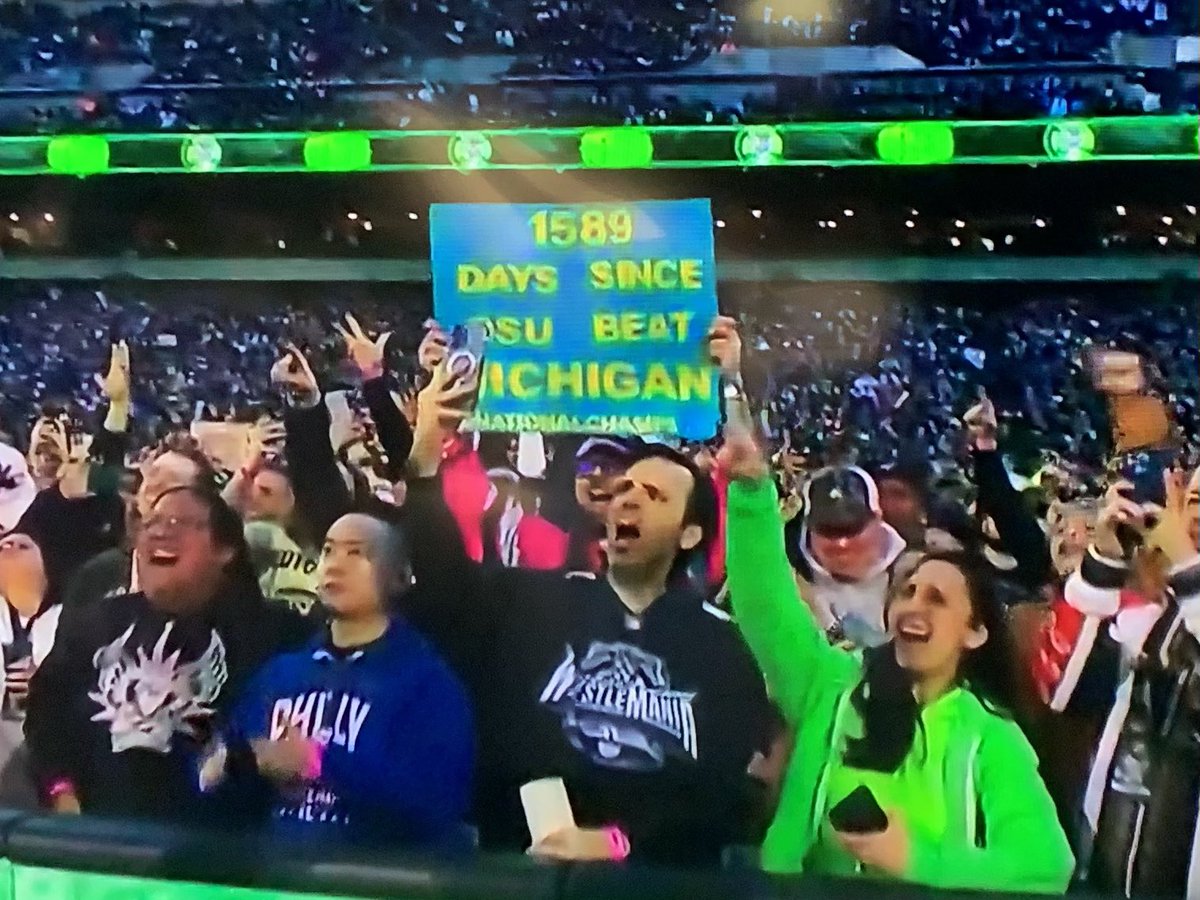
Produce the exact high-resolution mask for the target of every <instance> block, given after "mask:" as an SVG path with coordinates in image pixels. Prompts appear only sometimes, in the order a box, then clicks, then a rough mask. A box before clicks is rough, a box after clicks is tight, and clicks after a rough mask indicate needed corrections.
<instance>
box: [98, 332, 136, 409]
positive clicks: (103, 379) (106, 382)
mask: <svg viewBox="0 0 1200 900" xmlns="http://www.w3.org/2000/svg"><path fill="white" fill-rule="evenodd" d="M96 380H97V382H99V384H100V387H101V389H102V390H103V391H104V396H105V397H107V398H108V400H109V402H110V403H128V402H129V344H128V343H126V342H125V341H117V342H116V343H115V344H113V345H112V351H111V353H110V354H109V360H108V372H107V373H106V374H105V375H103V376H100V375H97V376H96Z"/></svg>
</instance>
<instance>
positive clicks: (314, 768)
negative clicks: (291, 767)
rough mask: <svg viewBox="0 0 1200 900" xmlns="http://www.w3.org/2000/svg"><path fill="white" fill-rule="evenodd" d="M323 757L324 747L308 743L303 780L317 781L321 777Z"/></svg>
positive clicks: (315, 742) (313, 742)
mask: <svg viewBox="0 0 1200 900" xmlns="http://www.w3.org/2000/svg"><path fill="white" fill-rule="evenodd" d="M324 756H325V747H324V746H323V745H322V744H320V743H318V742H317V741H309V742H308V760H307V762H306V763H305V766H304V780H305V781H317V780H319V779H320V777H321V762H322V760H323V759H324Z"/></svg>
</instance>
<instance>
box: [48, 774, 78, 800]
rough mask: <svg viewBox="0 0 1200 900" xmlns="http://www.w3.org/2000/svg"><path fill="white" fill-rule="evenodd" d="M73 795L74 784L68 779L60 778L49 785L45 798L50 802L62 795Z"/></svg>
mask: <svg viewBox="0 0 1200 900" xmlns="http://www.w3.org/2000/svg"><path fill="white" fill-rule="evenodd" d="M73 793H75V783H74V782H73V781H71V779H69V778H60V779H58V781H55V782H53V783H52V784H51V785H50V788H49V789H48V790H47V791H46V796H47V797H49V798H50V799H51V800H57V799H58V798H59V797H61V796H62V795H63V794H73Z"/></svg>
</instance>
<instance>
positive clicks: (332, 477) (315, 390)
mask: <svg viewBox="0 0 1200 900" xmlns="http://www.w3.org/2000/svg"><path fill="white" fill-rule="evenodd" d="M271 380H272V381H273V382H274V383H275V384H277V385H280V386H281V387H283V388H284V390H285V392H286V394H287V407H286V410H285V412H284V426H285V431H286V435H287V436H286V438H285V440H284V445H283V446H284V458H285V459H286V460H287V464H288V470H289V473H290V475H291V482H292V490H293V491H294V493H295V495H296V510H297V512H298V514H299V516H300V518H301V521H302V522H303V524H304V527H305V529H306V530H307V531H308V533H309V535H310V536H311V537H312V539H313V540H315V541H318V542H319V541H320V540H322V539H323V538H324V537H325V532H327V531H328V530H329V527H330V526H331V525H332V524H333V523H334V522H336V521H337V520H338V519H339V518H341V517H342V516H343V515H345V514H346V513H348V512H350V510H351V509H352V508H353V503H354V498H353V496H352V494H351V492H350V488H349V487H347V486H346V482H345V481H344V480H343V479H342V471H341V469H339V468H338V463H337V455H336V454H335V453H334V452H333V445H332V444H330V442H329V408H328V407H327V406H326V405H325V404H324V403H323V402H322V398H321V391H320V388H319V387H318V385H317V379H316V376H315V375H313V371H312V369H311V368H310V367H309V365H308V361H307V360H306V359H305V358H304V355H303V354H302V353H301V352H300V351H299V350H298V349H297V348H296V347H294V346H289V347H288V350H287V354H286V355H285V356H284V357H283V359H281V360H279V362H277V363H276V364H275V366H274V368H273V369H272V370H271Z"/></svg>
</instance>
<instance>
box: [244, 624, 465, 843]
mask: <svg viewBox="0 0 1200 900" xmlns="http://www.w3.org/2000/svg"><path fill="white" fill-rule="evenodd" d="M289 723H290V724H291V725H292V726H294V727H296V728H298V729H299V731H300V733H301V734H302V735H303V736H305V737H308V738H310V739H312V740H316V741H318V742H320V743H321V744H322V745H323V747H324V751H323V756H322V761H321V775H320V778H319V779H318V780H317V781H316V782H315V783H313V784H311V785H309V786H308V787H307V789H305V790H303V791H302V792H301V794H300V795H299V796H296V795H292V796H287V795H286V794H284V793H282V792H278V791H276V792H275V801H274V803H273V805H272V814H271V816H272V825H273V832H274V834H275V835H276V836H277V837H280V838H285V839H299V840H304V841H313V842H319V843H321V844H322V845H325V846H329V845H331V844H334V845H336V844H339V843H340V844H373V845H378V844H392V845H407V846H425V847H428V846H443V847H445V846H448V845H452V844H453V843H454V842H455V839H456V838H458V837H461V835H462V834H463V828H462V823H463V820H464V818H465V815H466V812H467V808H468V804H469V802H470V796H471V775H472V771H473V766H474V731H473V724H472V716H471V708H470V704H469V701H468V700H467V694H466V691H465V690H464V689H463V687H462V685H461V684H460V683H459V681H458V679H457V678H456V677H455V676H454V675H453V674H452V673H451V671H450V669H449V668H448V667H447V666H446V665H445V664H444V663H443V662H442V660H441V658H440V657H439V656H438V655H437V654H436V653H435V652H434V650H433V649H432V648H431V647H430V646H429V645H428V644H427V643H426V641H425V639H424V638H422V637H421V636H420V635H419V634H418V633H417V632H416V631H414V630H413V629H412V628H410V627H409V626H408V625H406V624H405V623H403V622H401V621H398V620H394V621H393V622H392V623H391V625H390V626H389V628H388V630H387V631H386V632H385V633H384V634H383V636H381V637H380V638H378V639H377V640H375V641H373V642H372V643H370V644H366V645H364V646H362V647H357V648H354V649H352V650H349V651H347V650H343V649H339V648H336V647H334V646H333V645H332V643H331V642H330V641H329V636H328V632H326V633H325V634H324V635H322V636H321V637H320V638H319V639H318V640H316V641H315V642H314V643H313V644H312V645H310V646H309V647H308V648H307V649H305V650H301V651H299V652H295V653H288V654H285V655H282V656H277V657H275V658H274V659H272V660H271V661H270V662H268V663H267V664H266V665H265V666H264V667H263V668H262V670H261V671H260V672H259V673H258V674H257V675H256V676H255V678H254V679H253V681H252V682H251V683H250V684H249V685H248V686H247V689H246V690H245V692H244V693H243V694H242V696H241V697H240V698H239V700H238V702H237V704H236V706H235V707H234V711H233V715H232V718H231V722H230V725H231V727H230V734H229V743H230V746H231V748H233V749H235V750H236V749H237V748H239V747H242V748H244V747H245V746H246V745H247V743H248V742H249V741H251V740H254V739H257V738H264V737H265V738H278V737H279V736H280V735H282V733H283V731H284V729H285V728H286V727H287V725H288V724H289ZM230 786H231V787H232V785H230Z"/></svg>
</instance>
